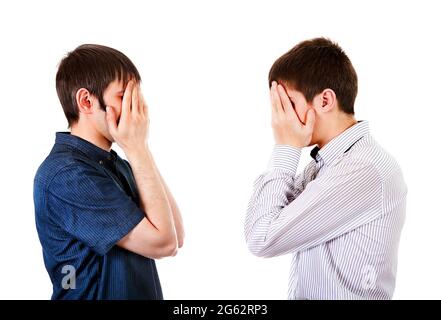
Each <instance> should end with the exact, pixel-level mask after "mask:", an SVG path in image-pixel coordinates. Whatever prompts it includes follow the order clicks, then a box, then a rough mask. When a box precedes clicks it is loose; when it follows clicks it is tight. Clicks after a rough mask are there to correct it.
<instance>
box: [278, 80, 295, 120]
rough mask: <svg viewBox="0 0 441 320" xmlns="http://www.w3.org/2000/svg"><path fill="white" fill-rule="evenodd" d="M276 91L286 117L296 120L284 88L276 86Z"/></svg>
mask: <svg viewBox="0 0 441 320" xmlns="http://www.w3.org/2000/svg"><path fill="white" fill-rule="evenodd" d="M277 91H278V93H279V96H280V101H281V103H282V107H283V110H284V111H285V113H286V115H287V116H288V117H289V118H290V119H293V118H297V117H296V114H295V112H294V108H293V105H292V103H291V100H290V99H289V97H288V94H287V93H286V91H285V88H284V87H283V86H282V85H280V84H279V85H277Z"/></svg>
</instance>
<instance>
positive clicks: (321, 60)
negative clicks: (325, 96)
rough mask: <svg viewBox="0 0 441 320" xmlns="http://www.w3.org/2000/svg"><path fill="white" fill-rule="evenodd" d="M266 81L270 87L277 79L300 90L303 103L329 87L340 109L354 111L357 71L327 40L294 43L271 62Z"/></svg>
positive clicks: (334, 44) (344, 55) (348, 111)
mask: <svg viewBox="0 0 441 320" xmlns="http://www.w3.org/2000/svg"><path fill="white" fill-rule="evenodd" d="M268 80H269V84H270V86H271V83H272V82H273V81H277V82H282V83H284V84H286V85H287V86H290V87H291V88H292V89H295V90H297V91H299V92H301V93H302V94H303V95H304V96H305V98H306V101H307V102H312V100H313V98H314V97H315V96H316V95H317V94H319V93H321V92H322V91H323V90H325V89H332V90H333V91H334V92H335V95H336V97H337V101H338V105H339V107H340V110H342V111H343V112H345V113H347V114H354V103H355V98H356V96H357V91H358V84H357V73H356V72H355V69H354V67H353V66H352V63H351V61H350V60H349V58H348V56H347V55H346V53H345V52H344V51H343V49H342V48H341V47H340V46H339V45H338V44H337V43H335V42H332V41H331V40H329V39H326V38H315V39H311V40H306V41H303V42H300V43H299V44H297V45H296V46H295V47H294V48H292V49H291V50H289V51H288V52H287V53H285V54H284V55H282V56H281V57H280V58H278V59H277V60H276V61H275V62H274V64H273V66H272V67H271V70H270V72H269V75H268Z"/></svg>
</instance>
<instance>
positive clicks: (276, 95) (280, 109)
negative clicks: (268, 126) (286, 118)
mask: <svg viewBox="0 0 441 320" xmlns="http://www.w3.org/2000/svg"><path fill="white" fill-rule="evenodd" d="M271 92H272V95H273V103H274V105H275V109H276V113H277V114H283V112H284V111H283V106H282V101H281V100H280V96H279V93H278V92H277V83H276V82H275V81H274V82H273V86H272V87H271Z"/></svg>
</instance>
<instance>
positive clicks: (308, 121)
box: [305, 108, 315, 132]
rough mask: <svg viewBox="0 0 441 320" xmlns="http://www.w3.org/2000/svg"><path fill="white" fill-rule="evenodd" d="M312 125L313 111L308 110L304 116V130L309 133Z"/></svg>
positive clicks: (313, 121) (312, 127)
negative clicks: (306, 129)
mask: <svg viewBox="0 0 441 320" xmlns="http://www.w3.org/2000/svg"><path fill="white" fill-rule="evenodd" d="M314 123H315V111H314V109H312V108H311V109H309V110H308V113H307V114H306V124H305V126H306V128H308V130H309V131H311V132H312V130H313V129H314Z"/></svg>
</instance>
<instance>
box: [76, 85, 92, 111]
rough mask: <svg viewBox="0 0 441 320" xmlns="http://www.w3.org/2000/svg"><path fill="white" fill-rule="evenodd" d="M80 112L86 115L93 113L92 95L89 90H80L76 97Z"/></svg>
mask: <svg viewBox="0 0 441 320" xmlns="http://www.w3.org/2000/svg"><path fill="white" fill-rule="evenodd" d="M75 98H76V100H77V106H78V111H79V112H82V113H86V114H91V113H92V95H91V94H90V92H89V90H87V89H85V88H80V89H78V91H77V94H76V95H75Z"/></svg>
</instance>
